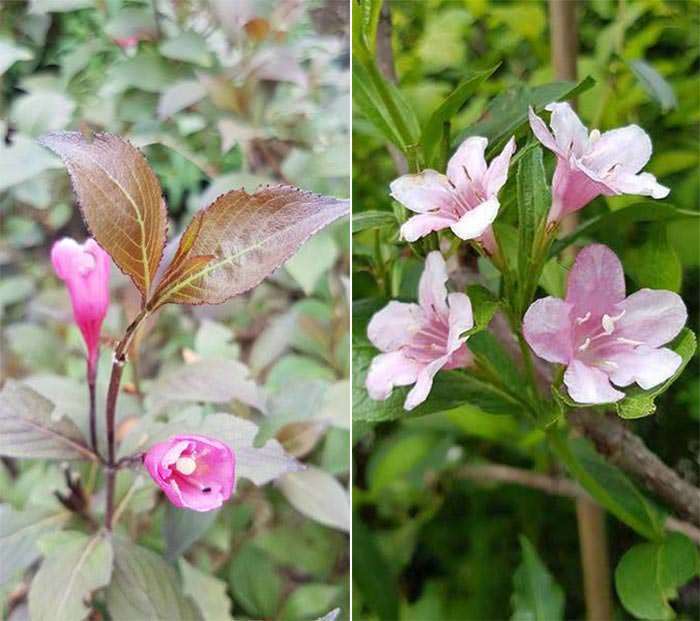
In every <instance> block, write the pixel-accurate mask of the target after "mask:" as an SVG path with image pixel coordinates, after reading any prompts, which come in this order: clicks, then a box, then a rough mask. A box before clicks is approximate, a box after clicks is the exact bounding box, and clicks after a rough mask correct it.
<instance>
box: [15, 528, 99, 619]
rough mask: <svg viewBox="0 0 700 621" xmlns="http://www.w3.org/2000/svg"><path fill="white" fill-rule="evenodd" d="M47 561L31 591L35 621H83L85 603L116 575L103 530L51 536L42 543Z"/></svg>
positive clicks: (30, 607)
mask: <svg viewBox="0 0 700 621" xmlns="http://www.w3.org/2000/svg"><path fill="white" fill-rule="evenodd" d="M39 545H40V547H41V548H42V551H43V552H44V556H45V558H44V561H43V563H42V564H41V567H40V568H39V571H38V572H37V574H36V576H34V580H32V585H31V587H30V589H29V614H30V617H31V618H32V620H33V621H56V620H57V619H60V620H61V621H82V619H85V618H86V617H87V615H88V613H89V611H90V609H89V608H88V606H86V605H85V602H88V601H89V600H90V597H91V594H92V592H93V591H95V590H96V589H99V588H100V587H103V586H105V585H107V584H108V583H109V580H110V577H111V575H112V560H113V554H112V546H111V543H110V541H109V539H108V537H107V536H106V534H105V533H104V532H103V531H100V532H98V533H95V534H94V535H92V536H89V535H85V534H84V533H79V532H77V531H65V532H60V533H51V535H48V536H47V537H45V538H44V539H42V540H41V542H40V543H39Z"/></svg>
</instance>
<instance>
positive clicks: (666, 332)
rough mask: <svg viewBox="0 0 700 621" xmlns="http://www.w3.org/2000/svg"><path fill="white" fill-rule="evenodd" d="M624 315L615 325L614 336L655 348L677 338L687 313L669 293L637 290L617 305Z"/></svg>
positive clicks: (679, 300)
mask: <svg viewBox="0 0 700 621" xmlns="http://www.w3.org/2000/svg"><path fill="white" fill-rule="evenodd" d="M619 308H620V309H621V310H623V311H624V312H625V314H624V315H623V316H622V317H621V318H620V319H619V320H618V321H617V322H616V324H615V333H614V334H615V336H617V337H622V338H626V339H629V340H631V341H637V342H640V343H644V344H645V345H648V346H649V347H659V346H661V345H664V344H666V343H668V342H669V341H670V340H671V339H673V338H674V337H675V336H677V335H678V333H679V332H680V331H681V329H682V328H683V326H684V325H685V323H686V321H687V320H688V311H687V309H686V307H685V303H684V302H683V300H682V299H681V297H680V296H679V295H678V294H676V293H673V292H672V291H663V290H652V289H640V290H639V291H637V292H635V293H633V294H632V295H631V296H629V297H628V298H626V299H625V300H624V301H622V302H621V303H620V304H619Z"/></svg>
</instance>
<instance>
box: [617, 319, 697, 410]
mask: <svg viewBox="0 0 700 621" xmlns="http://www.w3.org/2000/svg"><path fill="white" fill-rule="evenodd" d="M669 348H670V349H672V350H673V351H675V352H676V353H677V354H678V355H679V356H680V357H681V358H682V359H683V361H682V362H681V365H680V366H679V367H678V369H677V370H676V372H675V373H674V374H673V375H672V376H671V377H670V378H668V379H667V380H666V381H665V382H664V383H663V384H660V385H659V386H656V387H655V388H651V389H650V390H643V389H642V388H639V387H638V386H635V387H633V388H630V389H628V390H627V391H626V394H627V396H626V397H625V398H624V399H623V400H622V401H619V402H618V403H616V404H615V407H616V410H617V414H618V415H619V416H621V417H622V418H641V417H643V416H649V415H650V414H653V413H654V412H655V411H656V404H655V403H654V400H655V399H656V397H658V396H659V395H660V394H662V393H664V392H666V391H667V390H668V389H669V387H670V386H671V384H673V382H675V381H676V380H677V379H678V377H679V376H680V374H681V373H683V370H684V369H685V367H686V365H687V364H688V362H690V359H691V358H692V357H693V354H695V350H696V348H697V339H696V337H695V333H694V332H693V331H692V330H690V329H689V328H683V330H682V331H681V333H680V334H679V335H678V336H677V337H676V338H675V339H674V341H673V342H672V343H671V344H670V345H669Z"/></svg>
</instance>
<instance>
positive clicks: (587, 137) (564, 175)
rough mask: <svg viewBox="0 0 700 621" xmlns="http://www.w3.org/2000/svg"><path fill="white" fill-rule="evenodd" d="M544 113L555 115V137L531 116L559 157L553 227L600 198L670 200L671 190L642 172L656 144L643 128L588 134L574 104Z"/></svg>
mask: <svg viewBox="0 0 700 621" xmlns="http://www.w3.org/2000/svg"><path fill="white" fill-rule="evenodd" d="M545 109H546V110H549V111H551V113H552V118H551V120H550V122H549V124H550V126H551V128H552V131H553V132H554V136H552V134H551V133H550V131H549V129H548V128H547V126H546V125H545V123H544V121H543V120H542V119H541V118H540V117H538V116H537V115H536V114H535V112H534V111H533V109H532V108H530V111H529V116H530V127H532V131H533V132H534V134H535V136H536V137H537V139H538V140H539V141H540V142H541V143H542V144H543V145H544V146H545V147H547V148H548V149H549V150H550V151H553V152H554V153H556V156H557V167H556V170H555V171H554V179H553V180H552V207H551V209H550V210H549V217H548V222H553V221H559V220H561V219H562V218H563V217H564V216H566V215H567V214H570V213H571V212H573V211H577V210H578V209H581V208H582V207H584V206H586V205H587V204H588V203H590V202H591V201H592V200H593V199H594V198H596V197H597V196H599V195H601V194H603V195H605V196H614V195H616V194H639V195H642V196H651V197H652V198H664V197H666V196H668V193H669V189H668V188H667V187H664V186H663V185H661V184H659V183H657V181H656V177H654V175H652V174H650V173H639V171H640V170H641V169H642V168H644V166H645V164H646V163H647V162H648V161H649V158H650V157H651V140H650V138H649V136H648V135H647V133H646V132H645V131H644V130H643V129H642V128H641V127H638V126H637V125H627V126H626V127H620V128H618V129H613V130H610V131H607V132H604V133H602V134H601V133H600V132H599V131H598V130H597V129H594V130H592V131H591V132H590V133H588V130H587V129H586V127H585V126H584V125H583V123H581V120H580V119H579V118H578V116H577V115H576V113H575V112H574V111H573V109H572V108H571V106H570V105H569V104H567V103H551V104H549V105H548V106H547V107H546V108H545ZM638 173H639V174H638Z"/></svg>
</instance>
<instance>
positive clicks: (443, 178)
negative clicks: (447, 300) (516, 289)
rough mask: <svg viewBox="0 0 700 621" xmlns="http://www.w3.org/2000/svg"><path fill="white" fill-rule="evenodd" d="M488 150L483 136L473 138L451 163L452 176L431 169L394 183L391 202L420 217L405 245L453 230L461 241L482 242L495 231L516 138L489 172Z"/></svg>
mask: <svg viewBox="0 0 700 621" xmlns="http://www.w3.org/2000/svg"><path fill="white" fill-rule="evenodd" d="M487 144H488V140H487V139H486V138H481V137H480V136H472V137H470V138H467V139H466V140H465V141H464V142H463V143H462V144H461V145H460V147H459V149H457V151H456V153H455V154H454V155H453V156H452V158H451V159H450V161H449V162H448V164H447V174H446V175H443V174H441V173H439V172H436V171H434V170H430V169H427V170H424V171H423V172H421V173H419V174H417V175H403V176H402V177H399V178H398V179H395V180H394V181H392V183H391V186H390V187H391V196H393V197H394V198H395V199H396V200H397V201H398V202H399V203H401V204H402V205H404V206H405V207H406V208H408V209H410V210H411V211H415V212H416V213H417V214H418V215H416V216H413V217H411V218H409V219H408V220H407V221H406V222H405V223H404V224H403V226H402V227H401V236H402V237H403V238H404V239H405V240H407V241H409V242H413V241H416V240H417V239H419V238H421V237H424V236H425V235H428V234H429V233H431V232H433V231H441V230H443V229H447V228H449V229H450V230H452V232H453V233H454V234H455V235H456V236H457V237H459V238H460V239H465V240H466V239H476V238H478V237H480V236H481V235H483V234H484V233H485V232H487V230H488V229H490V227H491V224H492V223H493V221H494V220H495V219H496V216H497V215H498V208H499V207H500V203H499V202H498V198H497V194H498V192H499V190H500V189H501V188H502V187H503V186H504V184H505V182H506V179H507V178H508V166H509V165H510V158H511V156H512V155H513V153H514V152H515V138H511V139H510V140H509V141H508V144H506V146H505V147H504V148H503V151H501V153H500V155H498V156H496V157H495V158H493V160H491V164H490V165H489V166H487V165H486V159H485V158H484V151H485V150H486V145H487Z"/></svg>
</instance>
